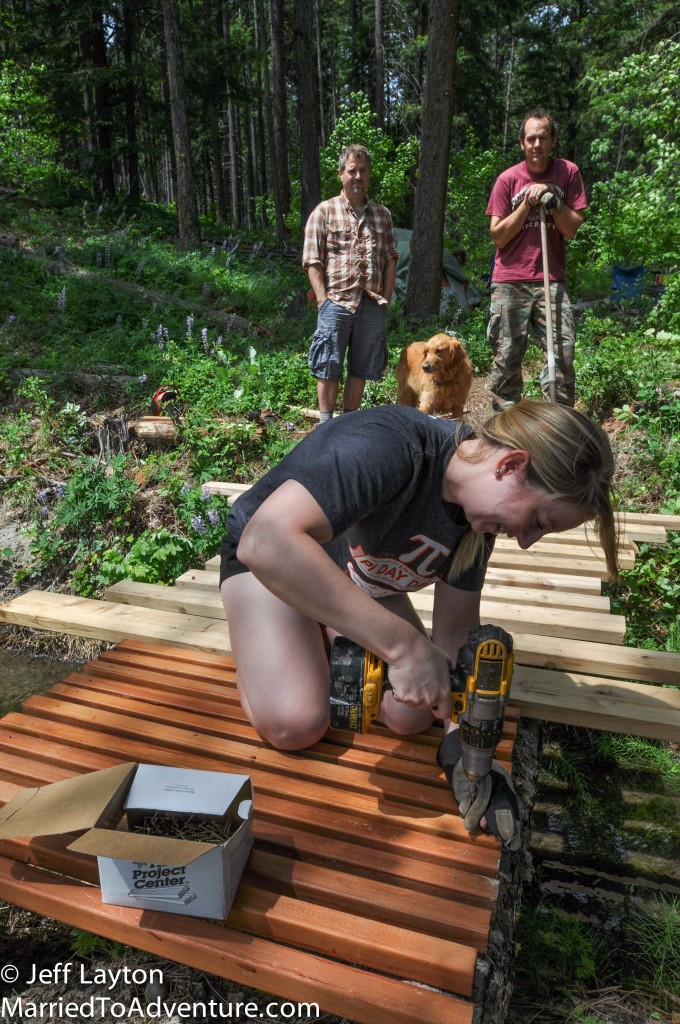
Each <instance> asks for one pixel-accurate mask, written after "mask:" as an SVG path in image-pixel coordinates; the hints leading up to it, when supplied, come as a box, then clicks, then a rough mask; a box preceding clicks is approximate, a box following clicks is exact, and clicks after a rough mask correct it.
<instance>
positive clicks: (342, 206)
mask: <svg viewBox="0 0 680 1024" xmlns="http://www.w3.org/2000/svg"><path fill="white" fill-rule="evenodd" d="M398 258H399V250H398V249H397V243H396V240H395V237H394V228H393V226H392V217H391V216H390V211H389V210H388V209H387V207H385V206H381V205H380V203H374V202H372V201H371V200H370V199H369V200H368V201H367V203H366V205H365V207H364V210H363V213H362V214H361V216H360V217H359V216H357V214H356V213H355V211H354V207H353V206H352V204H351V203H350V202H349V201H348V200H347V199H346V197H345V194H344V192H341V193H340V195H339V196H334V197H333V198H332V199H327V200H326V201H325V202H323V203H320V204H319V205H318V206H317V207H316V209H315V210H313V211H312V213H311V214H310V217H309V220H308V221H307V226H306V227H305V244H304V248H303V250H302V266H303V267H304V269H305V270H308V269H309V267H310V266H312V264H314V263H319V264H321V266H322V267H323V271H324V281H325V284H326V294H327V296H328V298H329V299H330V300H331V302H335V303H337V305H338V306H343V307H344V308H345V309H348V310H350V312H352V313H353V312H354V311H355V310H356V308H357V307H358V305H359V303H360V301H361V297H362V295H363V293H364V292H365V293H366V294H367V295H369V296H370V297H371V298H372V299H375V300H376V302H378V303H379V304H380V305H381V306H385V305H387V302H386V300H385V299H384V298H383V296H382V286H383V273H384V270H385V264H386V262H387V261H388V260H390V259H398Z"/></svg>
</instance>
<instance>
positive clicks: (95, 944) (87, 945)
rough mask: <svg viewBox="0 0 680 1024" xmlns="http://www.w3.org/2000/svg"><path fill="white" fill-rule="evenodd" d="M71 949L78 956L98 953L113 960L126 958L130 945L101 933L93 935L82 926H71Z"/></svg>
mask: <svg viewBox="0 0 680 1024" xmlns="http://www.w3.org/2000/svg"><path fill="white" fill-rule="evenodd" d="M71 949H72V950H73V952H74V953H75V954H76V956H81V957H89V956H92V955H93V954H96V955H97V956H98V957H102V956H104V957H106V958H108V959H111V960H121V959H124V958H125V957H126V956H127V954H128V953H129V946H124V945H123V943H121V942H111V941H110V940H109V939H104V938H102V936H101V935H92V933H91V932H84V931H82V930H81V929H80V928H71Z"/></svg>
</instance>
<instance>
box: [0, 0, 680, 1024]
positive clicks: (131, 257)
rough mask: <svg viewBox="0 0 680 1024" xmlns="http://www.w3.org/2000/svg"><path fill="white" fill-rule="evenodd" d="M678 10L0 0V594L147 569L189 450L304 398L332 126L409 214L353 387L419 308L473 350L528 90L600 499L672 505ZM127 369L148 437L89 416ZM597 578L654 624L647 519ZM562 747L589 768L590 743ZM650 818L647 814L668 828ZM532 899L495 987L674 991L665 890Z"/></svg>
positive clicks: (103, 409)
mask: <svg viewBox="0 0 680 1024" xmlns="http://www.w3.org/2000/svg"><path fill="white" fill-rule="evenodd" d="M679 31H680V14H679V12H678V7H677V5H676V4H673V3H671V2H668V0H619V2H613V0H578V2H577V0H563V2H557V3H553V4H546V3H537V2H535V0H512V2H510V0H498V2H491V0H477V2H476V3H475V4H474V5H473V4H471V3H469V2H467V0H430V2H429V3H428V2H426V0H371V2H368V3H365V4H360V3H359V2H358V0H224V2H222V3H218V2H216V0H196V2H188V0H181V2H178V0H138V2H132V0H128V2H124V0H123V2H96V0H95V2H93V0H69V2H68V3H66V4H64V3H61V2H56V0H0V397H1V398H2V402H3V408H2V410H0V484H1V485H2V495H3V501H2V515H3V519H2V521H0V527H2V529H3V532H0V585H1V586H2V588H3V596H5V597H9V596H12V594H13V593H17V592H19V591H20V590H21V589H26V588H28V587H39V588H44V589H50V588H52V589H63V590H70V591H74V592H77V593H80V594H83V595H85V596H88V597H96V596H100V595H101V593H102V592H103V590H104V589H105V588H106V587H107V586H109V585H110V584H112V583H115V582H116V581H117V580H119V579H123V578H129V579H136V580H142V581H147V582H157V583H169V582H171V581H172V580H173V579H174V578H176V577H177V576H179V575H180V574H181V573H182V572H184V571H185V570H186V569H187V568H189V567H191V566H199V565H201V564H202V562H203V561H204V560H205V558H206V557H209V556H211V555H213V554H214V553H215V552H216V550H217V548H218V546H219V543H220V539H221V536H222V534H223V532H224V527H225V513H226V510H225V507H224V504H223V503H222V502H220V501H219V500H218V499H216V498H213V497H211V496H210V495H209V494H208V493H207V492H206V491H205V489H204V487H203V485H204V484H205V482H206V481H208V480H210V479H223V480H225V479H230V480H238V481H250V480H253V479H256V478H257V477H258V476H259V475H260V474H261V473H262V472H263V471H265V470H266V469H267V468H268V467H269V466H271V465H272V464H273V463H274V462H276V461H277V460H278V459H280V458H281V457H282V456H283V455H284V454H285V453H286V452H287V451H288V450H289V449H290V448H291V446H292V445H294V444H296V443H297V441H298V440H299V438H300V437H302V436H304V433H305V432H306V431H307V430H309V429H310V428H311V427H312V425H313V421H312V420H310V417H309V416H308V415H307V413H306V412H305V410H306V409H307V408H308V407H310V406H313V405H314V404H315V389H314V386H313V381H312V379H311V378H310V376H309V373H308V370H307V365H306V349H307V345H308V341H309V338H310V336H311V333H312V332H313V329H314V322H315V310H314V309H313V308H311V307H310V306H309V305H308V304H306V299H305V292H306V289H307V286H308V284H307V280H306V277H305V275H304V274H303V272H302V269H301V267H300V252H299V245H300V241H301V232H302V227H303V225H304V222H305V220H306V217H307V214H308V213H309V211H310V210H311V208H312V207H313V206H314V205H315V204H316V203H317V202H318V201H319V200H320V199H321V198H326V197H328V196H330V195H333V194H334V193H336V192H337V190H338V185H339V183H338V179H337V156H338V153H339V150H340V149H341V148H342V147H343V146H344V145H346V144H347V143H349V142H363V143H364V144H366V145H367V146H368V147H369V149H370V150H371V153H372V156H373V182H372V189H371V192H372V196H373V197H374V198H376V199H378V200H380V201H381V202H384V203H385V204H386V205H387V206H388V207H389V208H390V209H391V211H392V214H393V218H394V221H395V224H396V225H398V226H400V227H409V228H412V229H413V232H414V236H413V248H412V257H413V266H414V267H415V268H417V272H416V273H412V274H411V278H410V282H409V290H408V292H407V294H406V296H405V297H404V298H403V299H400V300H399V301H398V302H396V303H395V304H394V305H393V306H392V308H391V310H390V317H389V326H388V332H389V333H388V337H389V346H390V367H391V368H390V370H389V372H388V373H387V375H386V377H385V379H384V380H383V381H382V382H380V383H379V384H371V385H369V387H368V388H367V391H366V398H365V402H366V403H368V404H376V403H378V402H390V401H395V400H396V387H395V381H394V370H393V368H394V365H395V363H396V359H397V357H398V354H399V351H400V349H401V347H402V346H403V345H405V344H408V343H409V342H410V341H412V340H415V339H418V338H422V337H427V336H429V335H430V334H433V333H435V332H436V331H437V330H440V329H450V330H454V331H455V332H456V333H457V334H458V336H459V337H461V339H462V340H463V341H464V343H465V344H466V346H467V349H468V353H469V355H470V357H471V359H472V361H473V364H474V368H475V371H476V376H477V379H478V381H482V382H483V380H484V378H485V375H486V374H488V370H489V366H490V362H491V353H490V350H489V348H488V346H487V344H486V339H485V328H486V314H487V309H486V291H485V280H484V275H485V274H487V273H488V270H489V268H490V262H491V257H492V254H493V246H492V243H491V239H490V235H489V231H488V218H487V217H486V216H485V212H484V211H485V209H486V203H487V200H488V195H489V192H490V190H491V187H492V185H493V182H494V180H495V178H496V176H497V174H498V173H499V172H500V170H502V169H503V168H504V167H506V166H509V165H510V164H512V163H515V162H517V160H519V159H520V157H521V153H520V151H519V149H518V146H517V132H518V126H519V123H520V121H521V119H522V116H523V114H524V113H525V111H526V110H528V109H530V108H532V107H535V106H537V105H540V106H544V107H546V108H548V109H549V110H550V111H551V112H552V113H553V115H554V116H555V117H556V119H557V121H558V123H559V125H560V136H559V144H558V148H557V153H558V155H560V156H564V157H568V158H570V159H572V160H575V161H576V162H577V163H578V164H579V166H580V168H581V170H582V173H583V177H584V180H585V183H586V191H587V194H588V198H589V210H588V214H587V218H586V222H585V224H584V226H583V227H582V229H581V230H580V231H579V234H578V236H577V238H576V239H575V240H574V241H573V242H571V243H570V244H569V252H568V286H569V291H570V294H571V296H572V299H575V300H577V302H578V305H579V306H580V312H579V322H578V327H577V339H578V344H577V393H578V405H579V407H580V408H582V409H583V410H584V411H586V412H587V413H588V414H589V415H591V416H593V417H594V418H597V419H598V420H600V421H601V422H602V423H603V424H604V425H605V428H606V429H607V430H608V432H609V434H610V437H611V438H612V443H613V445H614V447H615V449H616V453H617V457H618V461H619V466H620V470H619V477H618V487H619V492H620V499H621V503H622V507H624V508H625V507H630V508H636V509H641V510H643V511H665V512H669V513H674V514H678V513H680V302H679V301H678V300H679V298H680V275H678V272H677V271H678V263H679V260H680V258H679V255H678V242H677V239H678V228H677V225H678V223H679V221H680V198H679V196H678V181H679V180H680V121H679V119H678V116H677V111H678V100H679V98H680V95H679V94H680V86H679V82H680V37H679V35H678V33H679ZM443 248H446V249H449V250H451V251H453V252H460V251H464V252H465V253H466V263H465V270H466V272H467V273H468V274H469V275H470V277H471V279H472V281H473V283H475V284H476V286H477V288H478V290H479V292H480V294H481V295H482V297H483V301H482V305H481V307H479V308H478V309H476V310H473V311H470V310H460V309H458V308H457V307H455V306H453V307H450V308H448V309H444V310H440V308H439V304H440V281H441V253H442V249H443ZM617 264H618V265H623V266H640V265H641V266H644V267H645V268H646V269H645V280H644V288H643V291H642V292H641V294H639V295H638V296H636V297H635V299H634V301H631V302H627V303H626V302H623V303H622V302H612V297H611V286H612V267H613V266H614V265H617ZM534 357H535V358H534V359H533V361H532V358H531V356H530V358H529V359H528V361H527V381H526V394H527V395H528V396H529V397H538V396H539V395H540V389H539V387H538V378H537V370H538V367H539V365H540V358H538V353H534ZM159 385H166V386H168V387H170V388H173V389H174V390H175V391H176V392H177V393H178V394H179V399H178V401H177V402H176V403H175V405H176V411H177V413H178V414H179V415H178V416H177V417H176V418H175V428H176V429H175V430H174V433H173V436H172V438H171V440H170V442H169V443H167V444H166V445H158V444H152V443H150V442H148V443H145V442H144V441H142V440H140V439H139V437H135V435H134V432H133V434H132V436H131V440H130V441H129V443H127V444H122V443H120V444H119V441H120V438H118V440H117V439H116V437H113V441H112V433H111V431H112V430H113V428H114V426H115V424H116V423H118V424H119V425H120V424H122V423H129V424H132V423H134V422H135V421H136V420H138V418H139V417H140V416H143V415H144V414H146V413H148V412H149V411H150V409H149V404H150V398H151V396H152V395H153V393H154V392H155V391H156V388H157V387H158V386H159ZM489 409H490V407H489ZM168 411H170V412H172V410H168ZM169 422H170V421H169ZM117 445H118V448H117ZM116 450H118V454H115V452H116ZM4 523H9V524H10V526H11V527H12V529H11V530H9V532H7V531H4V527H3V524H4ZM15 527H16V528H15ZM611 597H612V602H613V607H614V610H615V611H618V612H621V613H622V614H625V615H626V618H627V623H628V634H627V642H628V643H630V644H634V645H636V646H649V647H656V648H662V649H667V650H672V651H676V652H677V651H680V624H679V622H678V602H679V601H680V538H679V536H678V534H675V535H674V536H672V537H671V539H669V543H668V544H667V545H666V546H665V547H663V548H661V549H659V548H648V547H647V546H644V545H643V547H642V550H641V552H640V556H639V558H638V564H637V567H636V569H635V570H634V571H631V572H628V573H625V574H624V575H623V577H622V580H621V582H620V583H619V584H618V585H617V586H616V587H613V588H611ZM15 639H16V637H15V636H10V637H9V638H8V637H7V635H6V634H5V642H6V643H12V642H14V641H15ZM591 748H592V744H591V746H589V748H588V754H587V758H586V760H588V761H589V762H596V765H599V770H600V772H601V773H602V772H604V770H605V769H604V768H603V767H602V765H603V764H604V763H605V762H606V759H607V758H609V759H610V761H611V759H612V758H614V760H616V758H615V755H614V754H613V753H612V748H611V747H609V748H608V752H607V753H606V755H605V754H602V758H604V761H603V760H602V759H600V760H599V761H598V760H597V759H596V757H595V754H594V753H593V749H591ZM671 755H672V756H671V757H670V759H668V760H667V761H666V762H665V764H666V767H665V769H664V770H665V772H666V776H667V778H668V779H670V780H671V782H673V780H675V782H674V784H675V785H676V787H677V778H678V762H677V755H676V754H673V752H672V751H671ZM575 756H576V755H574V757H572V760H571V762H568V763H567V767H566V768H563V771H564V772H566V776H565V777H568V778H570V779H571V780H572V781H573V779H574V778H576V776H575V775H574V771H573V769H574V765H575V764H576V761H575V760H574V758H575ZM636 756H637V755H636ZM616 757H618V759H619V760H618V762H617V764H618V765H619V768H621V767H622V766H623V765H625V764H627V763H630V761H631V753H630V749H629V748H620V749H619V753H618V754H617V755H616ZM606 763H609V762H606ZM579 764H581V766H582V765H583V759H582V760H581V762H579ZM579 770H580V769H579ZM570 773H571V774H570ZM577 774H578V773H577ZM669 784H670V783H669ZM674 799H675V798H674ZM587 813H588V814H589V815H590V817H591V819H592V820H595V817H594V811H593V807H592V804H591V805H589V807H588V812H587ZM611 814H612V811H611V806H610V807H608V808H607V807H605V809H604V811H603V817H602V819H601V820H600V819H597V820H598V821H599V822H600V825H599V826H598V827H601V829H602V830H606V829H607V828H609V826H610V824H611ZM667 817H668V815H667V814H665V812H664V813H661V812H660V818H661V819H663V828H665V827H666V820H667ZM676 820H677V815H676ZM663 828H662V826H661V825H659V831H657V832H654V833H653V834H651V835H650V837H649V838H650V839H651V840H652V841H653V842H654V843H656V847H657V848H658V847H659V844H661V845H663V844H666V845H667V846H668V847H669V848H670V847H671V846H672V844H673V842H675V843H677V833H676V832H671V833H668V834H666V832H664V831H663ZM676 849H677V845H676ZM535 910H536V914H535V916H534V917H533V918H532V917H531V915H530V916H529V917H528V918H527V920H528V922H529V931H528V932H525V939H524V941H525V943H526V948H527V950H531V951H532V953H531V956H528V957H526V958H525V959H524V960H523V961H522V962H521V967H520V973H521V971H522V970H523V971H525V972H526V974H525V982H526V988H527V990H531V991H533V992H534V993H535V994H536V995H539V996H543V997H546V996H547V994H548V993H551V994H552V995H551V997H552V998H553V999H554V998H555V993H558V996H559V997H561V996H562V995H564V994H565V993H567V992H568V993H570V997H571V996H573V993H574V991H577V990H580V987H581V986H583V985H586V984H588V985H591V986H593V985H597V984H602V983H604V982H605V981H608V980H611V979H614V980H615V981H616V982H617V983H618V982H619V981H620V980H621V978H624V979H625V980H626V983H627V984H628V985H629V986H631V985H632V986H633V987H635V986H638V987H640V986H642V987H644V988H646V989H649V990H652V991H653V992H654V993H655V998H656V1000H657V1006H658V1008H659V1009H658V1012H660V1013H665V1012H671V1011H672V1009H673V1008H675V1009H676V1010H677V1005H678V1003H677V1000H678V999H679V998H680V941H679V940H678V922H679V921H680V907H679V905H678V901H677V898H672V899H670V901H666V902H665V903H663V904H662V906H661V911H660V912H661V914H662V920H663V921H664V922H666V924H667V925H668V927H667V930H666V933H667V935H668V936H670V938H669V939H668V941H667V942H666V944H665V945H664V944H661V945H660V944H659V930H658V929H657V928H656V927H655V926H652V927H651V928H649V927H648V928H647V931H645V929H644V928H642V927H639V926H638V927H637V936H638V937H639V939H640V942H642V939H644V938H645V935H646V936H647V938H648V940H649V941H648V942H647V946H638V947H636V946H635V934H634V933H635V932H636V929H629V930H628V933H627V937H628V938H631V942H632V945H631V944H629V945H628V946H627V947H626V948H627V949H628V952H626V953H625V954H622V955H621V956H617V958H615V961H616V962H615V963H614V962H613V961H612V958H611V956H610V953H606V952H603V951H602V949H601V946H600V939H601V938H602V933H601V932H600V933H599V935H598V936H595V937H592V936H586V937H584V935H583V934H582V932H581V931H580V930H579V928H576V929H575V930H574V927H573V922H572V924H568V925H566V926H564V927H565V928H566V931H565V930H561V929H562V925H561V924H560V922H559V920H557V919H556V918H554V917H553V916H552V912H550V913H547V911H546V910H545V906H544V905H543V904H542V903H541V902H540V900H539V902H538V904H537V906H536V908H535ZM664 915H665V916H664ZM532 922H533V923H532ZM546 923H547V925H548V931H549V932H550V936H551V939H550V941H551V942H552V947H551V946H550V943H549V944H548V945H547V946H546V945H545V944H543V945H542V946H541V947H540V952H538V953H536V947H535V946H534V945H533V943H534V938H535V934H536V933H537V932H538V931H540V930H541V929H543V931H545V926H546ZM532 927H533V928H534V931H533V932H532V930H531V929H532ZM622 927H623V926H622ZM666 933H664V934H666ZM612 934H614V935H615V936H616V937H617V941H618V942H619V946H620V948H621V949H623V946H624V943H623V939H622V936H621V933H620V930H618V928H617V929H616V930H615V931H614V932H613V933H612ZM527 936H528V937H527ZM570 944H571V945H570ZM567 947H568V948H569V949H570V950H571V953H572V954H573V955H570V956H565V953H564V950H565V948H567ZM619 952H620V950H619ZM522 964H523V966H522ZM674 1000H675V1002H674ZM655 1012H656V1011H655ZM583 1019H585V1018H583Z"/></svg>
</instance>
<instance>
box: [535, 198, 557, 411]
mask: <svg viewBox="0 0 680 1024" xmlns="http://www.w3.org/2000/svg"><path fill="white" fill-rule="evenodd" d="M539 207H540V211H541V254H542V256H543V293H544V296H545V333H546V341H547V349H548V388H549V392H550V401H551V402H557V378H556V376H555V340H554V338H553V322H552V302H551V301H550V270H549V267H548V229H547V225H546V216H545V206H544V205H543V203H539Z"/></svg>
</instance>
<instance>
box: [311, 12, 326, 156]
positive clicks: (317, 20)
mask: <svg viewBox="0 0 680 1024" xmlns="http://www.w3.org/2000/svg"><path fill="white" fill-rule="evenodd" d="M320 8H321V0H316V2H315V4H314V30H315V32H316V73H317V80H318V85H317V88H318V90H319V127H320V129H321V130H320V133H319V142H320V144H321V148H322V149H323V148H324V147H325V145H326V112H325V110H324V102H323V92H324V90H323V66H322V65H323V61H322V57H321V10H320Z"/></svg>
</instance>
